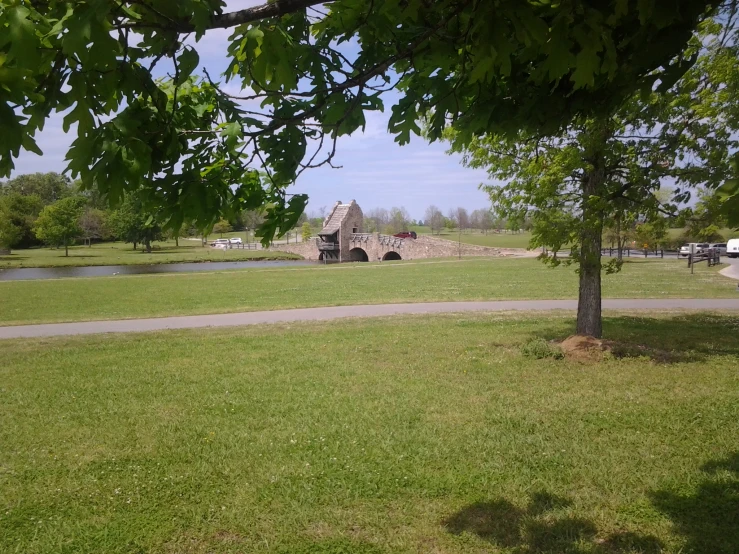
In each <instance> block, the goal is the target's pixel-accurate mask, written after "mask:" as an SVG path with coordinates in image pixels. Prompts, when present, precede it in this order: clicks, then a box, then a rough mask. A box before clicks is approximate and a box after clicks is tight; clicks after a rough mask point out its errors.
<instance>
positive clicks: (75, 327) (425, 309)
mask: <svg viewBox="0 0 739 554" xmlns="http://www.w3.org/2000/svg"><path fill="white" fill-rule="evenodd" d="M603 308H604V309H606V310H628V311H636V310H739V298H730V299H726V298H723V299H721V298H719V299H692V298H674V299H667V298H665V299H608V300H603ZM550 310H567V311H575V310H577V300H501V301H494V302H429V303H418V304H375V305H362V306H336V307H326V308H303V309H297V310H275V311H270V312H241V313H235V314H211V315H192V316H181V317H160V318H151V319H122V320H110V321H86V322H80V323H49V324H44V325H18V326H12V327H0V339H18V338H31V337H53V336H57V335H91V334H97V333H131V332H139V333H140V332H146V331H161V330H163V329H192V328H197V327H232V326H238V325H263V324H267V323H285V322H293V321H326V320H331V319H340V318H347V317H381V316H391V315H399V314H432V313H455V312H510V311H526V312H538V311H550Z"/></svg>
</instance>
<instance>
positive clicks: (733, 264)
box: [719, 256, 739, 280]
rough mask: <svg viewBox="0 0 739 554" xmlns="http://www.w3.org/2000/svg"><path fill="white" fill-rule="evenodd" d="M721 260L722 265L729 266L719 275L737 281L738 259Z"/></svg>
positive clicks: (738, 273) (738, 272) (738, 278)
mask: <svg viewBox="0 0 739 554" xmlns="http://www.w3.org/2000/svg"><path fill="white" fill-rule="evenodd" d="M721 260H722V261H723V262H724V263H728V264H729V265H728V266H727V267H725V268H724V269H722V270H721V271H719V273H720V274H721V275H723V276H724V277H728V278H729V279H737V280H739V259H737V258H729V257H728V256H727V257H725V258H721Z"/></svg>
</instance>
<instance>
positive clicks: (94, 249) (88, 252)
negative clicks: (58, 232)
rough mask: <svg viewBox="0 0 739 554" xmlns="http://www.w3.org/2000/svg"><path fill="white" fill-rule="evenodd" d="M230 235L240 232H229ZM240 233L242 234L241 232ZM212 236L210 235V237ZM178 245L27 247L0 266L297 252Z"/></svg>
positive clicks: (182, 259) (271, 256) (163, 261)
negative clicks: (146, 248)
mask: <svg viewBox="0 0 739 554" xmlns="http://www.w3.org/2000/svg"><path fill="white" fill-rule="evenodd" d="M231 235H233V236H239V235H238V234H236V233H231ZM240 236H241V237H242V238H243V236H244V233H241V234H240ZM211 240H213V237H211ZM179 242H180V244H179V246H176V245H175V241H173V240H172V241H165V242H156V243H154V244H153V246H154V250H153V251H152V252H151V253H147V252H144V251H143V250H142V249H141V247H139V248H138V250H134V249H133V245H131V244H124V243H122V242H105V243H99V244H93V245H92V246H89V247H88V246H72V247H70V248H69V256H65V255H64V249H63V248H59V249H55V248H29V249H27V250H12V251H11V254H10V255H9V256H8V255H5V256H0V269H2V268H11V267H66V266H94V265H135V264H169V263H176V262H222V261H227V262H228V261H231V262H233V261H241V260H275V259H295V258H298V256H295V255H292V254H288V253H286V252H273V251H268V250H242V249H229V250H223V249H216V248H209V247H203V246H201V243H200V240H188V239H184V238H183V239H180V241H179Z"/></svg>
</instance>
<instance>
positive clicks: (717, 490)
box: [652, 452, 739, 554]
mask: <svg viewBox="0 0 739 554" xmlns="http://www.w3.org/2000/svg"><path fill="white" fill-rule="evenodd" d="M701 470H702V471H703V473H704V475H703V478H702V480H701V481H700V483H699V484H698V486H697V487H695V489H694V491H693V492H691V493H684V492H676V491H674V490H661V491H657V492H655V493H653V494H652V502H653V503H654V505H655V506H656V507H657V509H659V510H660V511H662V512H663V513H665V514H666V515H667V516H668V517H669V518H670V519H671V520H672V522H673V525H674V529H675V531H676V532H677V533H679V534H680V535H682V536H683V537H684V538H685V541H686V544H685V549H684V552H686V554H736V553H737V552H739V452H735V453H734V454H732V455H731V456H729V457H728V458H726V459H725V460H720V461H713V462H709V463H707V464H705V465H704V466H703V467H702V468H701Z"/></svg>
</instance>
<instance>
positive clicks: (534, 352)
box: [521, 339, 564, 360]
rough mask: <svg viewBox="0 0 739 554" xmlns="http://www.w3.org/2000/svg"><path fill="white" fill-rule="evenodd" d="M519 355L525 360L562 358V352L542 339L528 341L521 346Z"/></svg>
mask: <svg viewBox="0 0 739 554" xmlns="http://www.w3.org/2000/svg"><path fill="white" fill-rule="evenodd" d="M521 353H522V354H523V355H524V356H526V357H527V358H535V359H537V360H542V359H544V358H552V359H554V360H561V359H562V358H564V354H562V350H561V349H560V348H559V347H558V346H556V345H554V344H551V343H550V342H547V341H545V340H544V339H529V340H528V341H526V342H525V343H524V344H523V346H521Z"/></svg>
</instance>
